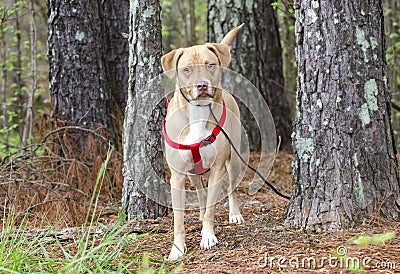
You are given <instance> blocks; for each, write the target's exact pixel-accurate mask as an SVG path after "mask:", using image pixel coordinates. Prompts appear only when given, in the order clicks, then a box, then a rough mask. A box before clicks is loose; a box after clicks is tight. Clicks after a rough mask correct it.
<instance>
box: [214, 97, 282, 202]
mask: <svg viewBox="0 0 400 274" xmlns="http://www.w3.org/2000/svg"><path fill="white" fill-rule="evenodd" d="M207 106H208V108H209V109H210V112H211V115H212V117H213V118H214V120H215V123H216V124H217V127H219V128H220V129H221V132H222V133H223V134H224V135H225V138H226V139H227V140H228V142H229V144H230V145H231V147H232V148H233V150H234V151H235V153H236V155H237V156H238V157H239V159H240V160H241V161H242V163H243V164H245V165H246V166H247V167H248V168H250V170H252V171H253V172H254V173H255V174H257V175H258V177H260V179H261V180H262V181H263V182H264V183H265V184H266V185H267V186H268V187H269V188H270V189H272V191H273V192H275V194H277V195H278V196H280V197H282V198H284V199H286V200H290V197H289V196H286V195H285V194H282V193H281V192H279V190H277V189H276V188H275V187H274V186H273V185H272V184H271V183H270V182H268V180H267V179H265V178H264V176H262V174H261V173H260V172H258V170H257V169H255V168H254V167H252V166H251V165H250V164H249V163H247V162H246V161H245V160H244V159H243V157H242V155H240V153H239V151H238V150H237V148H236V147H235V145H234V144H233V142H232V140H231V138H229V135H228V133H226V131H225V130H224V129H223V128H222V127H221V126H220V124H219V122H218V119H217V117H215V114H214V112H213V111H212V108H211V104H208V105H207Z"/></svg>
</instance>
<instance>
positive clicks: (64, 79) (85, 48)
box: [48, 0, 128, 157]
mask: <svg viewBox="0 0 400 274" xmlns="http://www.w3.org/2000/svg"><path fill="white" fill-rule="evenodd" d="M127 3H128V2H127V1H124V0H117V1H100V0H98V1H88V0H85V1H73V2H71V1H67V2H66V1H60V0H49V1H48V7H49V20H48V25H49V34H48V44H49V61H50V94H51V108H52V112H53V117H54V119H55V121H56V127H59V126H64V125H74V126H81V127H85V128H90V129H95V130H99V131H101V133H102V134H104V135H105V136H106V137H107V138H109V139H110V140H111V142H112V143H113V144H118V143H121V142H120V138H121V134H118V127H117V124H118V121H117V120H118V118H120V119H121V120H122V115H118V112H117V108H116V107H115V104H114V103H113V101H116V102H117V105H118V107H119V108H120V109H123V100H124V99H123V98H124V96H125V95H124V93H126V91H124V90H123V88H124V87H126V86H127V83H126V82H127V74H128V72H127V68H126V67H125V65H124V64H125V63H127V62H126V60H127V55H128V54H127V42H125V41H124V40H122V36H121V31H123V26H125V25H127V19H128V18H127V15H126V16H125V15H124V11H123V10H124V9H125V10H126V9H127ZM115 7H118V9H117V8H115ZM117 10H122V12H121V13H119V12H117ZM121 94H122V95H121ZM113 97H114V98H116V99H115V100H113ZM119 112H120V113H121V110H120V111H119ZM70 135H71V138H73V139H74V140H73V141H72V143H74V145H75V147H76V149H77V152H78V153H77V154H78V155H79V154H80V152H83V151H84V150H85V147H86V138H87V134H86V133H84V132H72V133H71V134H70ZM72 136H73V137H72ZM117 147H118V146H117ZM60 153H62V151H60ZM96 156H97V155H96ZM94 157H95V156H94Z"/></svg>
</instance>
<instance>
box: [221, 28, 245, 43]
mask: <svg viewBox="0 0 400 274" xmlns="http://www.w3.org/2000/svg"><path fill="white" fill-rule="evenodd" d="M243 26H244V23H243V24H241V25H240V26H238V27H236V28H234V29H233V30H231V31H230V32H228V33H227V34H226V35H225V37H224V38H223V39H222V40H221V42H220V43H221V44H224V45H227V46H230V45H231V44H232V41H233V40H234V39H235V38H236V36H238V34H239V32H240V30H241V29H242V27H243Z"/></svg>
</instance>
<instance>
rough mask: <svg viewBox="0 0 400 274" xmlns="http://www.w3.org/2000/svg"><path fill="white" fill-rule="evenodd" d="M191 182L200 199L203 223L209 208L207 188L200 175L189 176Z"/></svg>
mask: <svg viewBox="0 0 400 274" xmlns="http://www.w3.org/2000/svg"><path fill="white" fill-rule="evenodd" d="M188 177H189V180H190V182H191V183H192V184H193V185H194V186H195V187H196V192H197V197H198V198H199V206H200V217H199V219H200V220H201V221H202V220H203V218H204V213H205V210H206V206H207V188H206V187H207V186H204V185H203V182H202V179H201V176H200V175H189V176H188Z"/></svg>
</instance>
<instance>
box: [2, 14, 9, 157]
mask: <svg viewBox="0 0 400 274" xmlns="http://www.w3.org/2000/svg"><path fill="white" fill-rule="evenodd" d="M0 20H1V21H0V22H1V23H3V18H1V19H0ZM0 27H2V24H0ZM0 32H1V35H0V42H1V44H2V48H3V50H2V52H1V59H2V60H3V64H2V65H1V76H2V80H1V90H0V93H1V113H2V116H3V117H2V119H1V129H2V130H4V138H3V144H4V147H5V153H8V152H9V150H10V146H9V141H8V137H9V136H8V135H9V130H8V112H7V69H6V66H5V62H6V59H7V50H6V49H7V42H6V40H5V33H4V32H3V31H1V30H0Z"/></svg>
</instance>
